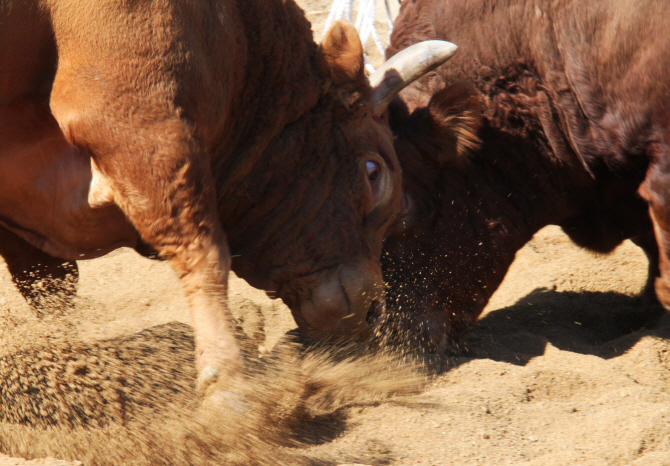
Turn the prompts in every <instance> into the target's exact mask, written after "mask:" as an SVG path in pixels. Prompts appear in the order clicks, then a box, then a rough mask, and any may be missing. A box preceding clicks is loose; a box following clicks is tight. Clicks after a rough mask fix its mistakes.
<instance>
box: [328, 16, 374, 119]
mask: <svg viewBox="0 0 670 466" xmlns="http://www.w3.org/2000/svg"><path fill="white" fill-rule="evenodd" d="M318 60H319V70H320V71H321V74H322V75H323V77H324V78H325V79H326V80H327V81H329V83H330V84H331V85H332V86H333V88H332V90H333V91H334V92H335V94H336V95H337V96H338V97H339V98H340V100H341V101H342V103H343V104H344V106H345V108H347V109H348V110H350V109H352V107H353V106H355V105H356V104H359V103H362V101H363V100H364V99H369V98H370V86H369V84H368V82H367V78H366V77H365V61H364V59H363V45H362V44H361V39H360V38H359V37H358V32H357V31H356V28H355V27H354V26H353V25H351V24H349V23H342V22H340V21H335V23H334V24H333V26H332V27H331V28H330V29H329V30H328V32H327V33H326V37H325V38H324V39H323V42H321V45H320V46H319V58H318Z"/></svg>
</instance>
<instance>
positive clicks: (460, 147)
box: [428, 81, 481, 165]
mask: <svg viewBox="0 0 670 466" xmlns="http://www.w3.org/2000/svg"><path fill="white" fill-rule="evenodd" d="M479 109H480V102H479V93H478V92H477V89H476V88H475V87H474V86H473V85H472V83H470V82H469V81H460V82H457V83H454V84H452V85H450V86H448V87H446V88H444V89H442V90H441V91H440V92H438V93H436V94H435V95H434V96H433V97H432V98H431V99H430V103H429V104H428V119H429V128H428V129H429V132H430V136H431V139H432V142H433V144H434V145H435V146H437V147H438V148H439V149H438V162H439V163H440V164H454V163H456V164H457V165H460V164H461V163H463V162H464V161H465V160H467V157H468V155H469V154H470V152H472V151H474V150H476V149H477V147H478V146H479V143H480V141H479V138H478V137H477V131H478V130H479V126H480V121H481V114H480V110H479Z"/></svg>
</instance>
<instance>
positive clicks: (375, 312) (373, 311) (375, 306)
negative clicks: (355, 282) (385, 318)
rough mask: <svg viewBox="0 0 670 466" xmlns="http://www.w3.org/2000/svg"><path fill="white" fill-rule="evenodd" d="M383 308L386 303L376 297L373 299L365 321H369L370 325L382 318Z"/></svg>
mask: <svg viewBox="0 0 670 466" xmlns="http://www.w3.org/2000/svg"><path fill="white" fill-rule="evenodd" d="M383 310H384V305H383V304H382V303H380V302H379V301H377V300H376V299H375V300H374V301H372V304H371V305H370V309H368V314H367V315H366V316H365V321H366V322H367V323H368V325H372V324H374V323H375V322H377V321H378V320H379V319H380V318H381V316H382V312H383Z"/></svg>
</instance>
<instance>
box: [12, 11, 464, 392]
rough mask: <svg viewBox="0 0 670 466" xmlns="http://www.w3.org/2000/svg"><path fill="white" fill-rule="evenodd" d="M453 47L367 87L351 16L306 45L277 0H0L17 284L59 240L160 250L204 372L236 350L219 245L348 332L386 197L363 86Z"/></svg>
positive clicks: (253, 275) (318, 324) (395, 175)
mask: <svg viewBox="0 0 670 466" xmlns="http://www.w3.org/2000/svg"><path fill="white" fill-rule="evenodd" d="M440 47H441V48H440ZM436 51H437V52H436ZM453 51H454V47H452V46H451V45H450V44H447V46H446V48H444V47H443V46H439V47H437V49H435V48H433V49H431V48H430V47H429V50H428V52H429V54H428V55H429V57H426V56H425V54H423V55H421V56H420V57H419V62H420V64H421V66H420V67H419V68H418V69H417V68H416V67H415V66H414V67H411V66H410V67H408V65H407V63H402V64H399V66H397V67H393V66H391V67H386V68H385V69H384V70H383V75H381V76H380V75H377V77H376V78H375V79H374V82H375V83H376V84H375V86H374V88H373V87H371V86H370V84H369V83H368V80H367V78H366V77H365V75H364V68H363V55H362V48H361V45H360V42H359V40H358V37H357V35H356V33H355V30H354V29H353V27H351V26H344V25H341V24H336V25H335V26H334V27H333V28H332V29H331V31H330V32H329V34H328V35H327V37H326V39H325V41H324V43H323V44H322V45H321V46H320V47H317V45H316V44H315V43H314V42H313V39H312V33H311V31H310V25H309V23H308V22H307V21H306V19H305V18H304V14H303V12H302V11H301V10H300V9H299V8H298V7H297V6H296V5H295V4H294V3H293V2H291V1H282V0H244V1H243V0H237V1H236V0H219V1H214V0H128V1H120V0H0V225H2V227H3V229H2V233H1V234H0V239H2V246H0V253H1V254H2V255H3V256H4V257H5V258H6V260H7V262H8V264H9V266H10V270H12V272H13V274H14V277H15V279H16V281H17V282H20V283H19V284H20V289H21V290H22V291H23V292H24V294H25V295H26V296H29V297H30V296H32V294H33V292H32V291H31V290H30V285H31V281H32V280H33V279H34V278H35V277H37V278H50V279H59V278H62V277H64V276H65V275H67V274H70V275H71V276H73V274H74V275H76V266H75V265H74V261H76V260H79V259H88V258H94V257H98V256H101V255H103V254H105V253H107V252H109V251H111V250H113V249H115V248H118V247H121V246H129V247H136V248H138V249H142V250H155V251H157V253H158V254H159V255H160V256H162V257H164V258H166V259H168V260H169V261H170V264H171V265H172V267H173V268H174V270H175V271H176V272H177V273H178V274H179V276H180V278H181V281H182V283H183V285H184V288H185V291H186V293H187V295H188V299H189V303H190V309H191V314H192V318H193V326H194V330H195V340H196V353H197V354H196V365H197V371H198V375H199V387H200V389H201V390H202V389H205V388H206V387H207V386H209V385H210V384H212V383H214V382H216V381H217V380H218V379H221V380H223V381H224V382H225V381H228V380H230V378H231V377H234V376H236V375H237V374H239V371H240V369H241V361H240V356H239V350H238V346H237V343H236V341H235V339H234V336H233V334H232V332H231V328H230V325H231V324H230V314H229V311H228V309H227V297H226V296H227V292H226V287H227V278H228V272H229V270H230V269H231V254H232V256H234V257H235V260H234V261H233V262H232V267H233V269H235V270H236V272H237V273H238V274H239V275H240V276H242V277H243V278H245V279H247V280H248V281H249V282H250V283H251V284H253V285H254V286H256V287H259V288H263V289H266V290H269V291H271V292H273V293H275V294H276V296H278V297H281V298H282V299H284V300H285V301H286V303H287V304H288V305H289V306H290V307H291V309H292V312H293V314H294V316H295V318H296V321H297V322H298V323H299V324H300V326H301V327H303V329H305V330H306V331H307V332H309V333H311V334H313V335H315V336H317V337H330V336H332V335H335V336H356V335H360V334H362V333H364V332H365V330H366V328H367V326H368V321H369V320H371V319H374V318H375V317H376V316H377V315H378V313H379V310H380V309H381V307H382V306H383V293H382V280H381V270H380V265H379V254H380V251H381V246H382V238H383V235H384V232H385V230H386V227H387V226H388V224H389V223H390V222H391V221H392V220H393V219H394V217H395V216H396V214H397V212H398V210H399V204H400V201H399V200H400V183H401V180H400V168H399V166H398V162H397V159H396V156H395V153H394V149H393V145H392V137H391V134H390V131H389V130H388V127H387V125H386V124H385V123H384V122H383V121H382V120H381V119H380V118H379V117H378V115H379V114H381V113H382V112H383V110H384V109H383V106H384V104H380V102H387V101H388V97H389V93H396V92H398V90H399V89H400V88H401V87H402V86H403V85H405V84H407V82H408V81H409V80H410V79H413V78H414V77H416V76H418V75H420V74H421V73H422V72H425V71H426V70H427V69H430V68H432V67H434V66H435V65H436V64H438V63H440V62H441V61H444V60H445V59H446V58H448V56H450V55H451V54H452V53H453ZM422 53H423V52H422ZM416 58H417V57H410V60H411V61H414V62H416ZM405 61H406V60H405ZM64 261H67V263H65V264H64ZM30 270H33V271H39V270H43V272H42V273H40V272H38V273H36V274H32V275H31V274H30V273H26V271H30ZM25 280H27V283H25V282H24V281H25ZM52 281H53V280H52ZM47 288H48V287H47ZM34 302H35V303H39V299H36V300H34Z"/></svg>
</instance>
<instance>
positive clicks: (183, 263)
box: [91, 120, 242, 396]
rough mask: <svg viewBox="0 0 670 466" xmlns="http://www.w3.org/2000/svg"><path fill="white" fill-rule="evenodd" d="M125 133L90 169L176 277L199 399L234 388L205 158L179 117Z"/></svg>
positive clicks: (236, 356)
mask: <svg viewBox="0 0 670 466" xmlns="http://www.w3.org/2000/svg"><path fill="white" fill-rule="evenodd" d="M119 126H121V125H119ZM117 128H118V127H117ZM119 132H120V131H119ZM125 134H127V139H124V140H123V141H122V143H121V144H119V143H118V136H117V139H116V140H115V139H110V140H109V141H108V140H107V139H106V138H104V137H103V138H102V139H101V140H100V142H99V143H98V144H97V145H96V146H95V147H94V148H93V150H91V152H92V153H93V154H95V155H94V159H95V162H96V165H97V166H98V167H99V169H100V172H101V176H104V177H105V178H106V180H107V181H108V182H109V186H110V187H111V188H112V189H111V191H112V194H111V196H112V197H113V199H112V200H113V202H114V203H116V204H117V205H118V206H119V207H120V208H121V210H122V211H123V212H124V214H125V215H126V216H127V218H128V219H129V220H130V222H131V223H132V225H133V226H134V227H135V229H136V230H137V231H138V233H139V234H140V235H141V237H142V241H143V242H144V243H146V245H148V246H149V247H150V248H152V249H154V250H155V251H157V253H158V254H159V255H160V256H161V257H163V258H165V259H167V260H168V261H169V262H170V264H171V266H172V268H173V269H174V270H175V272H176V273H177V274H178V275H179V277H180V279H181V282H182V284H183V287H184V291H185V293H186V295H187V298H188V300H189V305H190V311H191V317H192V324H193V328H194V333H195V347H196V355H195V362H196V369H197V373H198V384H197V386H198V392H199V394H200V395H201V396H207V395H209V393H210V392H211V391H212V390H213V389H214V388H215V387H222V388H223V389H224V390H231V389H232V390H233V391H234V387H231V386H230V385H231V384H235V383H237V381H238V380H239V378H240V377H239V376H240V375H241V369H242V363H241V355H240V350H239V347H238V343H237V341H236V338H235V335H234V330H233V329H234V326H233V324H232V316H231V314H230V312H229V310H228V296H227V287H228V274H229V271H230V262H231V260H230V253H229V248H228V244H227V241H226V237H225V234H224V232H223V229H222V226H221V223H220V221H219V217H218V211H217V206H216V195H215V184H214V180H213V176H212V173H211V167H210V160H209V156H208V155H207V154H206V152H205V151H204V150H202V149H201V147H200V145H199V143H198V142H197V141H196V140H195V138H193V137H192V136H191V134H190V133H189V131H188V128H187V127H186V125H185V124H182V122H181V121H179V120H176V121H171V122H167V123H166V122H164V123H162V124H160V125H156V126H152V127H151V131H150V132H143V131H138V130H135V132H134V133H133V131H131V130H128V132H127V133H125ZM124 138H125V136H124ZM119 148H120V149H121V150H118V149H119ZM217 382H220V383H217Z"/></svg>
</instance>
